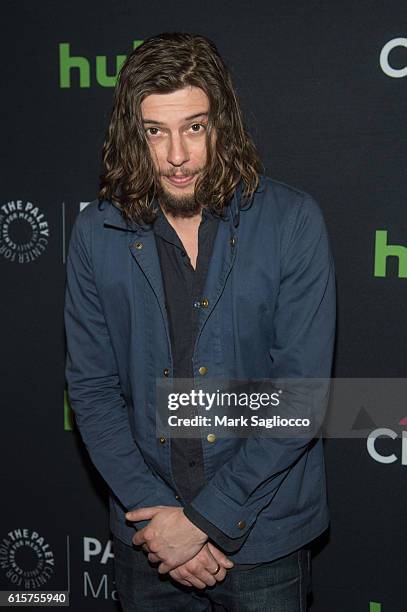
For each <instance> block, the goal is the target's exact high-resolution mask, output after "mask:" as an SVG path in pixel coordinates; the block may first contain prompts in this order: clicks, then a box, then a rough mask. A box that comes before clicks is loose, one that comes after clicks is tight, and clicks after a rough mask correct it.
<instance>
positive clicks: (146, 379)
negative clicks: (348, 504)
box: [65, 33, 335, 612]
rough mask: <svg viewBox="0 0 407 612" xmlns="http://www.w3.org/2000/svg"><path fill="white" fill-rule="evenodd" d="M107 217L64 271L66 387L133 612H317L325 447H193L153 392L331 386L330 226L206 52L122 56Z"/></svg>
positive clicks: (149, 48) (175, 40) (100, 214)
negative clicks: (214, 386) (182, 385)
mask: <svg viewBox="0 0 407 612" xmlns="http://www.w3.org/2000/svg"><path fill="white" fill-rule="evenodd" d="M103 164H104V172H103V175H102V177H101V190H100V194H99V199H98V201H95V202H93V203H91V204H90V205H89V206H88V207H87V208H86V209H85V210H84V211H83V212H82V213H81V214H80V215H79V216H78V218H77V220H76V223H75V225H74V228H73V232H72V237H71V242H70V249H69V257H68V266H67V291H66V306H65V321H66V330H67V345H68V354H67V368H66V376H67V381H68V391H69V395H70V400H71V404H72V408H73V410H74V412H75V415H76V421H77V424H78V427H79V429H80V432H81V435H82V437H83V440H84V442H85V444H86V446H87V448H88V451H89V454H90V456H91V458H92V461H93V462H94V464H95V465H96V467H97V468H98V470H99V471H100V473H101V474H102V476H103V477H104V479H105V480H106V482H107V484H108V486H109V489H110V493H111V495H110V525H111V529H112V532H113V535H114V551H115V569H116V583H117V587H118V591H119V595H120V599H121V602H122V605H123V608H124V609H125V610H145V609H147V607H151V609H153V610H174V611H175V610H191V611H192V610H210V609H211V605H215V604H216V605H218V606H222V608H221V609H224V610H245V611H246V610H247V611H249V610H250V611H253V610H256V611H262V610H264V611H267V612H272V611H276V612H277V611H283V610H284V611H285V612H287V611H289V612H297V611H300V610H305V609H306V596H307V590H308V589H309V582H310V551H309V548H308V544H309V543H310V542H311V541H312V540H313V539H314V538H315V537H316V536H318V535H319V534H320V533H322V532H323V531H324V530H325V529H326V527H327V525H328V520H329V519H328V509H327V504H326V491H325V474H324V461H323V450H322V440H321V439H320V438H318V437H313V436H312V435H310V436H309V437H308V438H307V437H296V438H294V437H286V438H276V437H274V438H271V437H265V438H258V437H253V436H249V437H247V438H236V437H235V438H230V437H229V438H226V437H225V438H222V437H219V438H217V437H216V435H214V434H213V433H207V432H205V434H204V435H202V437H201V438H193V439H188V440H182V439H179V438H177V437H176V435H174V436H172V437H171V436H167V434H166V435H164V432H163V433H162V435H160V434H158V435H157V432H156V429H155V410H156V382H157V379H162V378H163V377H164V378H165V379H166V378H168V379H171V378H172V379H178V378H190V379H194V380H195V381H198V382H199V380H204V379H205V380H206V379H207V378H209V377H214V378H218V379H219V378H224V379H229V378H234V379H242V380H244V379H265V378H266V379H268V378H270V379H271V378H275V379H283V378H299V379H301V378H328V377H329V375H330V368H331V359H332V348H333V341H334V327H335V322H334V319H335V280H334V267H333V261H332V255H331V252H330V248H329V242H328V238H327V233H326V228H325V224H324V221H323V218H322V214H321V212H320V209H319V207H318V206H317V204H316V203H315V201H314V200H313V199H312V198H311V197H310V196H308V195H307V194H305V193H303V192H301V191H299V190H296V189H294V188H291V187H289V186H287V185H284V184H281V183H278V182H276V181H273V180H271V179H269V178H267V177H265V176H264V175H262V174H260V162H259V158H258V155H257V153H256V150H255V147H254V145H253V143H252V141H251V139H250V138H249V136H248V134H247V133H246V131H245V129H244V126H243V121H242V116H241V111H240V108H239V105H238V102H237V98H236V94H235V91H234V88H233V84H232V81H231V77H230V75H229V73H228V71H227V68H226V66H225V64H224V62H223V60H222V59H221V57H220V56H219V54H218V52H217V50H216V47H215V46H214V44H213V43H212V42H210V41H209V40H207V39H206V38H204V37H202V36H195V35H190V34H177V33H175V34H162V35H159V36H156V37H153V38H150V39H148V40H147V41H145V42H144V43H143V44H142V45H141V46H140V47H138V48H137V49H136V50H135V51H133V53H132V54H131V55H130V56H129V58H128V59H127V61H126V63H125V64H124V66H123V68H122V70H121V73H120V77H119V80H118V84H117V88H116V93H115V103H114V108H113V112H112V117H111V121H110V126H109V129H108V133H107V138H106V141H105V144H104V149H103Z"/></svg>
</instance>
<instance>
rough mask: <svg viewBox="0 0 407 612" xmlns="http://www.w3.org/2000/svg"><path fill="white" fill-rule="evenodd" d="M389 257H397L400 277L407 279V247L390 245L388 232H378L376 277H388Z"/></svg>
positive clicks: (375, 261)
mask: <svg viewBox="0 0 407 612" xmlns="http://www.w3.org/2000/svg"><path fill="white" fill-rule="evenodd" d="M388 257H397V259H398V277H399V278H407V247H405V246H402V245H401V244H388V242H387V231H386V230H377V231H376V241H375V258H374V276H379V277H385V276H386V269H387V258H388Z"/></svg>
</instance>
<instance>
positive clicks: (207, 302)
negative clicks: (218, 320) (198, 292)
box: [201, 298, 209, 308]
mask: <svg viewBox="0 0 407 612" xmlns="http://www.w3.org/2000/svg"><path fill="white" fill-rule="evenodd" d="M201 306H202V308H208V306H209V300H208V299H207V298H203V300H201Z"/></svg>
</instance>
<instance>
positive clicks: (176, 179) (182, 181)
mask: <svg viewBox="0 0 407 612" xmlns="http://www.w3.org/2000/svg"><path fill="white" fill-rule="evenodd" d="M164 178H165V179H166V180H167V181H168V182H169V183H171V185H176V186H177V187H184V185H189V184H190V183H192V181H193V180H194V178H195V175H192V176H165V177H164Z"/></svg>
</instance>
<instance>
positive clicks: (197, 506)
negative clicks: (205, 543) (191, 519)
mask: <svg viewBox="0 0 407 612" xmlns="http://www.w3.org/2000/svg"><path fill="white" fill-rule="evenodd" d="M190 506H191V507H192V509H193V510H195V511H196V512H197V513H198V514H200V515H201V516H202V517H203V518H204V519H206V520H207V521H209V522H210V523H212V524H213V525H215V526H216V527H217V529H219V530H220V531H221V532H223V533H224V534H225V535H226V536H227V537H229V538H230V539H232V540H234V541H235V542H236V540H238V539H239V540H240V539H241V538H242V537H243V536H245V537H247V536H248V535H249V532H250V529H251V527H252V525H253V523H254V521H255V520H256V513H255V512H254V511H252V512H251V513H250V512H249V510H248V509H247V508H242V507H241V506H239V505H238V504H237V503H236V502H234V501H233V500H231V499H230V498H229V497H227V496H226V495H224V494H223V493H222V492H221V491H220V490H219V489H218V488H217V487H215V486H214V485H213V484H211V483H208V484H206V485H205V487H204V488H203V489H202V490H201V491H200V492H199V493H198V495H197V496H196V497H194V499H193V500H192V501H191V503H190ZM208 535H209V534H208Z"/></svg>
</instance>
